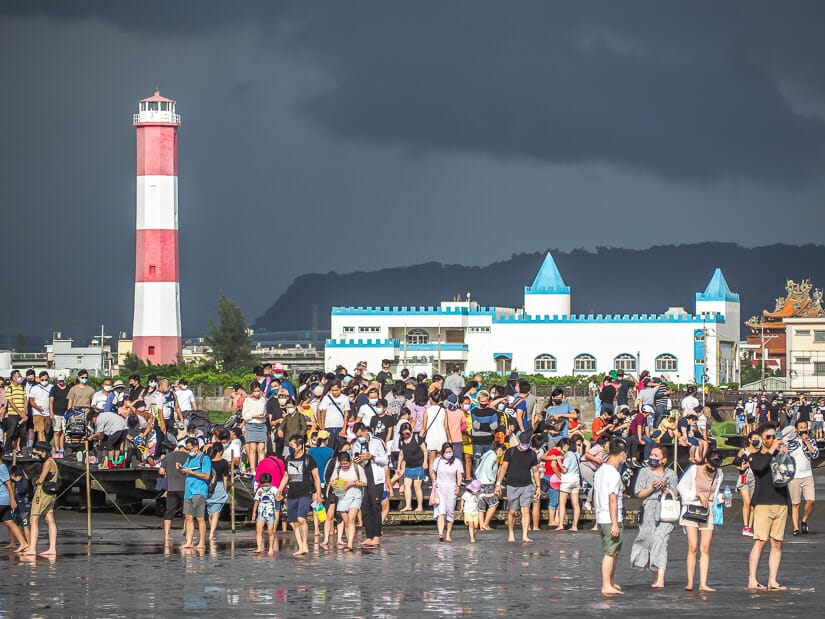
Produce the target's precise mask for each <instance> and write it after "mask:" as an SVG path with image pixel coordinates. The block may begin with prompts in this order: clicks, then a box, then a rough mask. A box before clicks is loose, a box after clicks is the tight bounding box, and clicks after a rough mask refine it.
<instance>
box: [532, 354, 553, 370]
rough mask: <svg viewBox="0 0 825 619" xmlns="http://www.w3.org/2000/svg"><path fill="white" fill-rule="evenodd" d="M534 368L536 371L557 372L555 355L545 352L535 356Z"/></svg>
mask: <svg viewBox="0 0 825 619" xmlns="http://www.w3.org/2000/svg"><path fill="white" fill-rule="evenodd" d="M533 369H534V370H535V371H536V372H555V371H556V358H555V357H554V356H553V355H548V354H547V353H544V354H542V355H539V356H538V357H536V358H535V360H534V362H533Z"/></svg>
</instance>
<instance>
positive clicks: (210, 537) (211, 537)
mask: <svg viewBox="0 0 825 619" xmlns="http://www.w3.org/2000/svg"><path fill="white" fill-rule="evenodd" d="M217 539H218V538H217V537H216V536H214V535H210V536H209V541H210V542H214V541H215V540H217Z"/></svg>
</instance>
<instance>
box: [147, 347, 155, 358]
mask: <svg viewBox="0 0 825 619" xmlns="http://www.w3.org/2000/svg"><path fill="white" fill-rule="evenodd" d="M148 354H149V356H150V357H151V356H152V355H154V354H155V347H154V346H150V347H149V353H148Z"/></svg>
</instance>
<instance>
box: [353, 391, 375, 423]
mask: <svg viewBox="0 0 825 619" xmlns="http://www.w3.org/2000/svg"><path fill="white" fill-rule="evenodd" d="M379 400H380V398H379V390H378V388H377V387H370V388H369V389H368V390H367V401H366V402H365V403H364V404H362V405H361V406H360V407H359V408H358V414H357V416H356V419H355V421H360V422H361V423H363V424H364V425H365V426H367V427H370V426H371V425H372V420H373V417H375V416H376V415H378V401H379Z"/></svg>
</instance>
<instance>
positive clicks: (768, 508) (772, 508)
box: [748, 423, 788, 591]
mask: <svg viewBox="0 0 825 619" xmlns="http://www.w3.org/2000/svg"><path fill="white" fill-rule="evenodd" d="M758 432H759V434H760V435H761V436H762V449H761V450H760V451H759V452H757V453H755V454H751V455H750V456H749V457H748V463H749V464H750V467H751V471H753V476H754V478H755V479H756V490H755V491H754V493H753V498H752V499H751V505H754V506H755V507H754V508H753V548H752V549H751V553H750V557H749V559H748V589H750V590H751V591H759V590H764V589H765V588H766V587H765V586H764V585H762V584H759V581H758V580H757V579H756V571H757V569H758V568H759V559H760V558H761V557H762V549H763V548H764V547H765V543H766V542H767V541H768V539H770V541H771V553H770V557H769V558H768V586H767V589H768V590H769V591H785V590H787V587H785V586H783V585H780V584H779V581H777V579H776V577H777V574H778V573H779V563H780V562H781V560H782V539H783V538H784V535H785V522H786V521H787V518H788V488H787V486H776V485H774V483H773V476H772V474H771V461H772V460H773V458H774V456H775V455H776V453H777V452H783V453H787V452H788V448H787V447H786V446H785V445H784V444H783V443H782V441H781V440H780V439H779V437H777V435H776V425H774V424H773V423H765V424H762V425H761V426H759V429H758Z"/></svg>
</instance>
